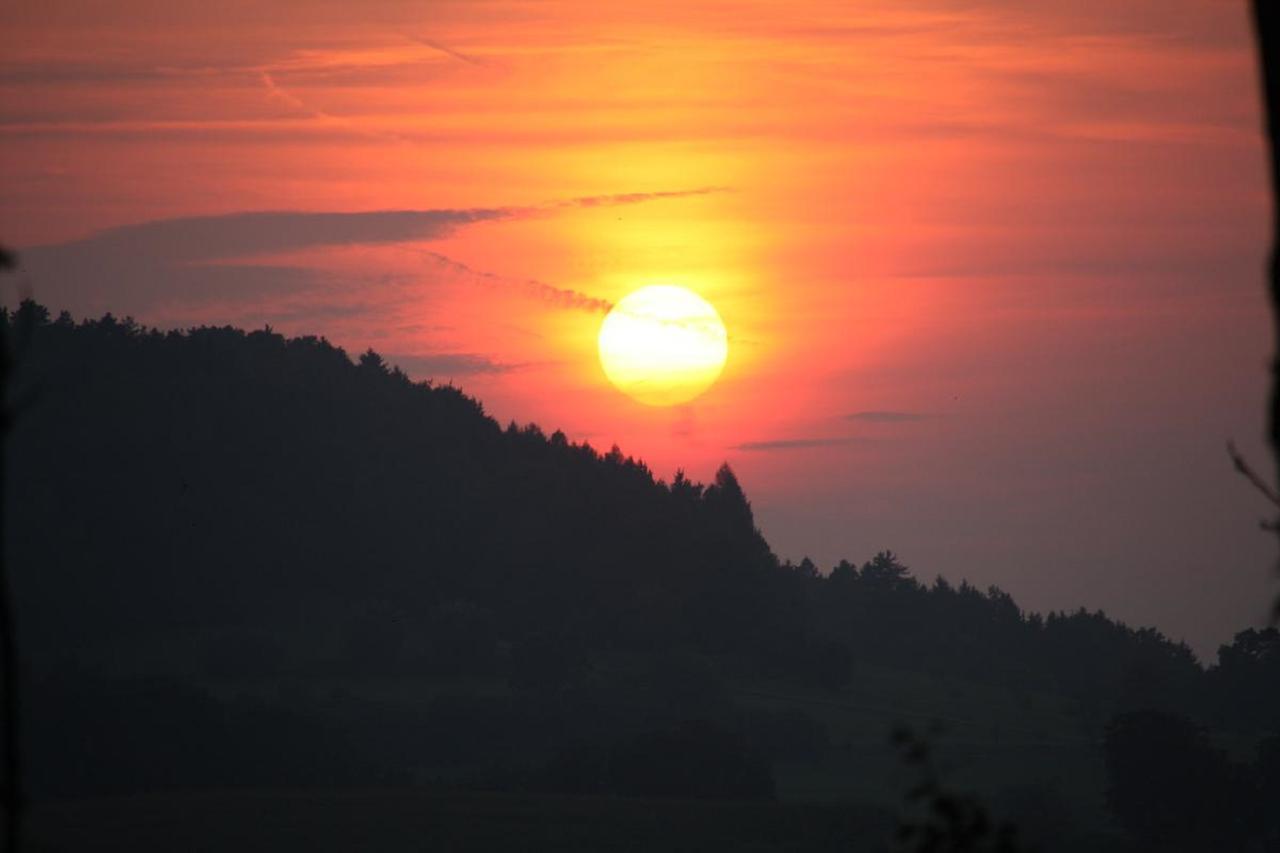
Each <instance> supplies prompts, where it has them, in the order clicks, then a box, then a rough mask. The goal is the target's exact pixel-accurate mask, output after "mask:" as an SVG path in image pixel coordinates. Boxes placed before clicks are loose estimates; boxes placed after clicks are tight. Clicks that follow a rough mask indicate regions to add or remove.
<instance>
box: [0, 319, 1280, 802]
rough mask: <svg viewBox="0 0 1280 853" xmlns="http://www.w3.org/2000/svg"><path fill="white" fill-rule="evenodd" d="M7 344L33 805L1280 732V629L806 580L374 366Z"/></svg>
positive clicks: (118, 335)
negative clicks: (1182, 722) (849, 722)
mask: <svg viewBox="0 0 1280 853" xmlns="http://www.w3.org/2000/svg"><path fill="white" fill-rule="evenodd" d="M0 323H4V324H5V325H6V326H7V327H8V330H9V333H10V336H11V337H12V338H13V339H15V340H17V341H18V342H19V345H20V348H21V355H20V365H19V370H18V383H17V387H16V388H15V389H14V393H15V396H16V397H17V398H21V399H24V400H26V399H29V401H30V402H29V403H28V404H26V405H25V406H24V408H23V410H22V413H21V415H20V417H19V420H18V421H17V423H16V426H15V429H14V432H13V434H12V437H11V442H10V445H9V448H8V456H7V462H8V471H9V473H8V481H7V482H6V484H5V485H6V488H7V489H8V490H9V495H8V497H9V500H8V502H7V506H8V507H9V508H10V516H9V520H8V521H9V528H8V530H9V531H10V539H9V541H8V542H7V543H6V544H7V547H8V549H9V556H10V559H11V564H12V566H13V572H14V575H15V579H14V582H15V586H16V595H17V606H18V616H19V628H20V633H21V639H22V652H23V655H24V659H25V660H26V661H27V663H28V669H29V678H30V680H31V682H32V685H33V692H32V694H31V695H32V698H31V703H32V704H31V706H30V708H31V710H30V715H31V717H32V722H31V724H30V726H29V730H30V732H31V735H30V737H31V738H32V742H33V749H34V751H35V754H36V755H37V756H43V757H44V758H45V759H46V760H45V761H44V762H43V764H42V766H41V767H38V769H37V771H36V775H37V777H38V779H37V793H38V794H41V793H43V794H46V795H55V794H77V793H84V792H92V791H113V790H144V789H148V788H156V787H171V786H172V785H174V784H181V785H203V786H210V785H212V786H221V787H226V786H235V785H241V784H245V785H248V784H299V783H303V782H305V783H306V784H310V785H317V784H320V785H340V784H351V783H356V782H358V783H360V784H365V783H370V782H379V783H388V782H390V783H395V784H418V783H420V782H422V781H423V780H429V781H431V782H432V784H445V783H447V784H450V785H461V786H464V787H482V788H489V789H502V790H506V789H527V790H557V791H565V792H569V793H591V792H593V791H597V792H604V791H608V792H614V793H619V792H622V793H625V792H627V791H630V790H645V791H649V792H650V793H653V792H654V791H657V790H659V789H660V788H661V784H662V783H661V782H657V783H655V782H654V781H653V780H654V779H655V778H656V779H659V780H661V779H666V778H671V777H674V776H681V775H683V776H685V777H687V778H686V783H687V787H686V788H685V789H681V790H682V791H684V793H683V794H681V793H680V792H675V793H676V794H678V795H681V796H684V795H688V796H715V795H716V792H717V791H721V792H722V793H724V794H725V795H732V796H735V797H753V796H762V797H770V796H773V795H774V794H775V782H774V780H773V777H771V776H770V771H769V768H771V767H772V768H778V767H784V766H786V767H809V768H815V767H824V766H826V767H830V766H835V765H832V764H831V761H834V760H835V759H832V758H830V756H831V755H834V753H833V752H832V750H833V749H835V748H836V746H837V745H838V742H843V741H841V738H845V737H846V736H845V735H842V734H840V726H839V725H838V723H830V722H824V720H827V719H830V718H831V714H833V713H834V712H830V713H829V712H828V711H820V710H815V709H818V708H820V707H823V706H822V705H821V703H822V702H826V703H827V704H828V706H831V707H837V706H839V705H840V703H842V702H843V703H846V704H848V703H854V704H850V707H854V705H856V702H861V705H860V706H857V707H864V708H865V707H879V706H885V705H893V706H896V707H898V708H900V709H901V710H903V711H906V712H909V713H917V714H921V715H924V714H928V715H933V716H937V717H939V718H960V717H965V718H966V719H973V718H975V715H977V714H978V713H979V712H977V711H975V710H973V709H974V708H976V707H983V706H982V705H981V703H986V704H987V705H988V706H990V705H991V704H992V703H994V702H997V701H999V702H1002V703H1005V704H1008V703H1010V702H1012V703H1015V704H1017V705H1018V707H1019V708H1021V710H1015V711H1013V712H1010V713H1009V714H1007V715H1006V712H1005V711H991V712H981V714H982V715H983V716H985V717H987V718H988V719H989V720H991V721H998V720H1004V719H1008V720H1010V721H1013V722H1012V723H999V722H990V725H987V727H986V729H984V731H987V732H989V733H990V732H994V731H995V730H996V729H999V727H1000V726H1001V725H1006V726H1007V725H1015V726H1016V725H1017V722H1016V721H1017V720H1018V719H1019V718H1021V719H1022V720H1023V721H1024V722H1025V723H1026V725H1031V724H1032V722H1033V721H1032V720H1030V719H1028V715H1029V714H1030V716H1031V717H1032V718H1034V720H1035V725H1037V726H1039V727H1040V728H1041V729H1042V730H1043V731H1044V732H1045V736H1046V737H1050V738H1058V739H1059V740H1060V741H1061V742H1063V743H1076V742H1084V743H1089V744H1097V743H1098V742H1099V740H1100V738H1101V734H1102V729H1103V726H1104V724H1105V722H1106V721H1107V719H1108V718H1109V717H1110V716H1111V715H1112V714H1114V713H1116V712H1119V711H1125V710H1134V709H1138V708H1163V709H1169V710H1172V711H1176V712H1178V713H1185V714H1190V715H1193V716H1195V717H1197V718H1198V719H1202V720H1206V721H1208V722H1210V723H1212V724H1213V725H1215V726H1217V727H1219V728H1223V729H1230V730H1238V731H1242V732H1246V731H1248V732H1254V731H1258V730H1262V729H1267V728H1269V727H1270V725H1271V722H1272V721H1273V720H1280V698H1278V697H1277V693H1276V689H1275V688H1274V687H1272V686H1267V685H1274V684H1276V683H1280V679H1276V678H1274V677H1272V675H1268V674H1267V673H1274V672H1275V671H1276V668H1277V667H1278V666H1280V640H1278V639H1277V638H1276V637H1274V636H1273V635H1274V633H1275V632H1270V633H1266V632H1249V633H1247V634H1242V635H1241V638H1240V639H1239V640H1238V641H1237V643H1236V644H1234V645H1233V646H1232V647H1229V648H1227V649H1224V657H1223V658H1222V665H1221V666H1218V667H1215V668H1212V669H1209V670H1205V669H1204V668H1203V667H1202V666H1201V665H1200V664H1199V663H1198V662H1197V661H1196V660H1195V659H1194V657H1193V656H1192V654H1191V652H1190V651H1189V650H1188V649H1187V648H1186V647H1185V646H1184V645H1181V644H1177V643H1173V642H1170V641H1169V640H1168V639H1166V638H1165V637H1163V636H1162V635H1161V634H1160V633H1159V632H1157V631H1155V630H1152V629H1142V630H1135V629H1131V628H1128V627H1126V626H1124V625H1121V624H1119V623H1117V622H1115V621H1113V620H1111V619H1109V618H1107V617H1106V616H1105V615H1103V614H1101V613H1090V612H1087V611H1084V610H1080V611H1077V612H1074V613H1069V614H1065V613H1056V614H1049V615H1047V616H1044V617H1042V616H1039V615H1035V614H1026V613H1023V612H1022V611H1021V610H1020V609H1019V608H1018V606H1017V605H1016V603H1015V602H1014V601H1013V600H1012V599H1011V598H1010V597H1009V596H1008V595H1007V594H1005V593H1004V592H1002V591H1000V590H998V589H990V590H987V591H979V590H977V589H974V588H973V587H971V586H970V585H968V584H965V583H961V584H960V585H958V586H956V585H952V584H950V583H948V582H946V581H944V580H942V579H941V578H939V579H938V580H937V581H936V582H935V583H933V584H929V585H925V584H922V583H920V582H919V581H918V580H916V579H915V578H914V577H912V575H911V574H910V572H909V571H908V570H907V569H906V568H905V567H903V566H902V565H901V564H900V563H899V562H898V560H897V559H896V558H895V557H894V556H893V555H892V554H889V553H885V554H880V555H876V556H875V557H874V558H873V559H871V560H868V561H866V562H865V563H863V564H862V565H861V566H858V565H856V564H853V563H848V562H845V563H841V564H840V565H839V566H836V567H834V569H833V570H831V571H830V572H820V571H818V569H817V567H815V566H814V565H812V564H811V563H809V562H808V561H804V562H802V563H801V564H800V565H798V566H797V565H792V564H789V563H780V562H779V560H778V559H777V558H776V557H775V555H774V554H773V553H772V551H771V550H770V548H769V546H768V544H767V543H766V542H765V540H764V538H763V537H762V536H761V534H760V532H759V530H758V529H757V528H756V526H755V523H754V520H753V517H752V513H751V506H750V503H749V502H748V500H747V497H746V495H745V494H744V493H743V490H742V488H741V487H740V485H739V483H738V481H737V479H736V477H735V476H734V474H733V472H732V471H731V470H730V469H729V467H728V466H724V467H722V468H721V469H720V471H719V472H718V473H717V475H716V477H715V481H714V482H713V483H711V484H708V485H705V486H704V485H702V484H698V483H694V482H690V481H689V480H688V479H686V478H685V477H684V476H683V475H682V474H680V473H677V474H676V475H675V477H674V478H673V479H672V480H671V481H670V482H665V481H663V480H661V479H657V478H655V476H654V474H653V472H651V471H650V470H649V469H648V468H647V467H646V466H645V465H644V464H643V463H642V462H640V461H637V460H635V459H633V458H631V457H629V456H626V455H625V454H624V453H623V452H622V451H621V450H619V449H618V448H616V447H614V448H612V449H610V450H609V451H607V452H604V453H601V452H600V451H598V450H596V449H594V448H592V447H590V446H588V445H586V444H575V443H572V442H569V441H568V440H567V439H566V438H565V436H564V434H563V433H560V432H552V433H551V434H549V435H548V434H546V433H544V432H543V431H542V430H541V429H540V428H538V427H537V426H534V425H526V426H519V425H517V424H514V423H513V424H510V425H508V426H506V427H503V426H501V425H500V424H498V423H497V422H496V421H494V420H493V419H492V418H491V417H489V416H488V415H486V414H485V412H484V409H483V407H482V405H481V404H480V403H479V402H477V401H476V400H474V399H472V398H470V397H468V396H466V395H465V394H464V393H462V392H461V391H460V390H458V389H457V388H455V387H452V386H450V385H443V386H440V385H433V384H432V383H430V382H418V383H415V382H412V381H410V380H409V379H408V378H407V377H406V376H405V375H404V374H403V373H402V372H401V371H400V370H398V369H397V368H395V367H392V366H389V365H387V364H386V363H384V362H383V360H382V359H381V358H380V357H379V356H378V355H377V354H376V353H374V352H372V351H369V352H366V353H365V354H364V355H362V356H360V357H359V358H358V359H356V360H355V361H353V360H352V359H351V358H349V357H348V355H347V354H346V353H345V352H343V351H342V350H341V349H339V348H337V347H335V346H333V345H331V344H329V343H328V342H326V341H325V340H324V339H322V338H315V337H303V338H294V339H286V338H284V337H282V336H280V335H278V334H275V333H273V332H271V331H270V330H269V329H268V330H261V331H254V332H245V331H241V330H238V329H233V328H199V329H191V330H187V331H174V332H160V331H156V330H152V329H146V328H143V327H140V326H138V325H136V324H134V323H133V322H131V321H128V320H124V321H121V320H118V319H115V318H113V317H111V316H110V315H108V316H106V317H103V318H101V319H98V320H90V321H82V322H76V321H74V320H72V318H70V317H68V316H66V315H63V316H60V317H58V318H56V319H53V318H51V317H50V316H49V315H48V312H47V311H45V309H43V308H42V307H40V306H38V305H35V304H34V303H24V304H23V306H22V307H21V308H20V309H19V310H18V311H17V312H15V313H13V314H10V313H8V312H6V313H4V314H3V315H0ZM873 682H874V683H879V684H883V685H886V686H885V687H883V688H881V689H882V691H883V695H880V696H867V695H865V694H864V693H859V692H858V691H859V690H860V689H862V688H864V687H865V686H866V685H868V684H871V683H873ZM908 684H912V685H914V684H922V685H938V686H937V687H936V688H935V687H927V688H923V692H921V691H920V690H918V689H917V688H916V687H911V688H909V690H910V691H915V693H909V692H908V688H907V687H902V691H903V692H902V694H901V696H908V695H918V698H917V699H915V700H910V701H914V702H915V705H914V706H912V705H910V704H903V702H902V701H899V700H900V699H901V696H897V695H896V694H893V691H895V690H898V689H899V688H898V687H897V686H895V685H908ZM944 684H951V685H953V686H952V687H947V688H945V690H944V689H943V687H942V685H944ZM956 684H964V685H970V686H971V689H970V688H966V690H971V692H972V693H973V695H974V696H976V697H980V698H978V699H975V700H974V701H975V702H978V703H979V704H978V705H971V704H966V701H961V700H958V699H957V698H956V697H957V696H958V695H959V694H958V693H957V690H958V689H959V688H957V687H955V686H954V685H956ZM749 695H755V696H757V697H759V696H775V697H776V696H778V695H781V696H805V697H809V699H807V700H805V701H807V702H809V704H808V705H805V704H803V703H801V704H798V705H795V706H794V707H781V706H780V705H779V704H778V701H776V700H775V699H767V700H766V699H759V698H757V699H749V698H744V697H747V696H749ZM895 696H896V698H895ZM823 697H826V698H823ZM858 697H861V698H858ZM992 697H999V698H998V700H997V698H992ZM1011 697H1012V698H1011ZM1017 697H1020V698H1017ZM855 700H856V701H855ZM788 701H789V700H788ZM904 701H906V700H904ZM814 702H817V703H818V705H814V704H813V703H814ZM784 704H785V703H784ZM1033 707H1043V708H1046V709H1050V708H1051V709H1052V710H1045V711H1043V712H1036V713H1031V712H1028V711H1027V710H1026V709H1028V708H1033ZM893 713H894V712H893V711H892V709H890V712H888V713H887V714H886V720H885V727H887V724H888V719H887V717H888V716H892V715H893ZM691 725H692V726H695V728H693V729H691V728H689V727H690V726H691ZM984 725H986V724H985V723H984ZM696 726H703V727H704V728H701V729H698V728H696ZM706 726H711V728H709V729H708V728H705V727H706ZM695 731H696V732H701V734H697V735H696V736H695V735H692V734H690V732H695ZM66 732H80V733H81V735H82V736H72V737H68V736H67V735H66ZM984 736H992V737H995V736H997V735H995V734H989V735H984ZM77 737H79V739H77ZM849 737H855V735H850V736H849ZM876 737H878V738H883V734H882V733H877V734H876ZM1073 738H1074V739H1076V740H1072V739H1073ZM1081 738H1082V739H1083V740H1080V739H1081ZM1064 739H1065V740H1064ZM108 744H110V745H109V746H108ZM175 744H176V746H175ZM263 744H269V746H263ZM317 744H323V747H322V748H321V747H317V746H316V745H317ZM691 744H700V745H702V746H699V747H697V748H704V747H705V748H706V749H712V747H710V746H706V745H707V744H718V745H716V746H715V747H714V750H713V751H712V752H707V753H706V754H704V755H702V758H701V759H699V762H697V766H698V767H713V766H714V767H715V768H718V769H717V770H715V771H714V773H711V771H708V773H711V775H709V776H707V777H706V778H705V779H703V778H701V777H699V778H697V779H694V778H693V777H692V776H690V775H689V774H691V773H695V771H694V770H690V769H689V768H688V767H686V766H685V765H684V764H681V760H682V759H681V758H680V756H681V755H688V754H690V750H691V749H694V747H692V746H690V745H691ZM1094 748H1095V747H1093V746H1091V747H1089V749H1090V750H1092V749H1094ZM166 750H168V752H166ZM175 750H176V752H175ZM695 751H696V750H695ZM655 754H660V755H659V758H655V759H653V760H654V761H656V762H657V763H656V764H648V763H646V762H648V761H649V758H646V757H645V756H651V755H655ZM1090 754H1092V752H1091V753H1090ZM164 755H169V756H170V758H169V759H167V760H166V759H163V758H160V757H159V756H164ZM174 755H177V756H179V757H180V759H178V760H175V759H173V757H172V756H174ZM661 755H666V758H662V757H661ZM690 760H691V759H690ZM663 761H665V762H666V763H665V764H664V763H662V762H663ZM628 762H630V763H628ZM686 763H687V762H686ZM663 768H665V769H663ZM681 768H684V769H681ZM696 772H701V771H696ZM817 772H818V771H817V770H813V771H812V773H817ZM822 772H827V771H822ZM840 772H845V771H843V770H842V771H840ZM717 773H718V774H719V775H718V776H717V775H715V774H717ZM797 773H799V774H800V775H797V776H796V777H795V778H796V779H801V778H802V777H803V778H804V779H811V778H813V777H812V773H811V772H810V771H809V770H805V771H803V773H800V771H797ZM655 774H656V775H655ZM805 774H809V775H805ZM788 778H790V777H788ZM646 780H647V781H646ZM717 780H719V781H717ZM744 780H745V781H744ZM784 782H785V780H784ZM789 784H791V783H789V782H787V783H786V785H789ZM796 784H797V785H799V784H800V783H799V782H797V783H796ZM806 784H809V783H806ZM655 785H656V786H657V787H656V788H655V787H654V786H655ZM786 785H783V787H784V789H785V788H786ZM645 786H648V787H645ZM717 786H719V787H717ZM782 793H783V795H786V790H783V791H782Z"/></svg>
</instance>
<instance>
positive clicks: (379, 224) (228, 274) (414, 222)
mask: <svg viewBox="0 0 1280 853" xmlns="http://www.w3.org/2000/svg"><path fill="white" fill-rule="evenodd" d="M718 191H720V190H719V189H718V188H714V187H701V188H694V189H687V190H666V191H657V192H642V193H618V194H614V195H599V196H584V197H579V198H571V199H564V200H559V201H551V202H546V203H543V204H537V205H525V206H505V207H477V208H444V209H420V210H419V209H408V210H370V211H296V210H266V211H243V212H237V213H227V214H219V215H212V216H186V217H176V218H172V219H159V220H152V221H149V222H140V223H136V224H132V225H123V226H118V227H115V228H108V229H105V230H102V231H99V232H97V233H94V234H90V235H89V236H87V237H83V238H81V239H77V240H69V241H66V242H62V243H55V244H46V245H38V246H30V247H26V248H24V249H23V250H22V252H21V255H20V258H21V262H22V265H23V267H24V268H25V270H26V271H27V272H28V273H29V274H30V276H31V281H32V283H33V285H34V286H36V287H37V288H38V289H39V291H40V294H41V298H42V299H44V300H45V301H46V302H47V303H48V304H50V305H52V306H55V307H59V308H62V307H66V308H69V309H71V310H73V311H76V312H78V313H96V312H99V311H103V310H113V311H134V312H137V313H139V314H142V313H144V312H145V311H147V310H148V308H149V307H151V306H152V305H154V304H156V303H157V302H163V303H165V304H168V305H171V306H172V305H173V304H174V303H183V302H190V301H195V302H201V301H206V300H208V299H218V298H225V297H227V296H228V295H229V294H230V293H233V292H234V293H240V294H242V295H243V296H244V297H250V296H251V295H254V294H256V295H258V296H263V297H266V296H271V295H275V294H280V293H284V292H288V293H290V294H295V295H300V294H301V293H302V292H305V291H306V290H307V288H308V286H309V284H317V285H318V284H319V283H320V282H321V281H322V280H324V281H328V280H329V279H330V278H331V276H327V275H326V274H325V273H324V271H320V270H308V269H307V268H305V267H288V268H283V267H278V266H272V265H264V264H255V263H245V261H251V260H252V259H255V258H264V257H270V256H273V255H281V254H286V253H289V252H296V251H300V250H309V249H323V248H341V247H351V246H391V245H397V244H409V243H420V242H424V241H431V240H437V239H441V238H443V237H447V236H449V235H450V234H452V233H453V232H454V231H455V230H457V229H458V228H462V227H465V226H468V225H475V224H479V223H483V222H497V221H503V220H513V219H521V218H533V217H539V216H547V215H554V214H555V213H556V212H558V211H562V210H565V209H569V208H594V207H613V206H622V205H631V204H641V203H644V202H649V201H656V200H662V199H676V198H687V197H693V196H700V195H705V194H707V193H711V192H718ZM422 255H423V257H425V258H427V259H429V260H430V262H431V263H432V264H434V265H436V266H438V267H443V268H445V269H447V270H448V271H449V272H450V273H451V274H453V275H455V276H460V277H463V278H465V279H467V280H470V281H473V282H477V283H483V284H486V285H489V286H493V287H502V288H507V289H510V290H513V291H516V292H519V293H522V294H524V295H526V296H529V297H532V298H535V299H538V300H541V301H543V302H547V303H549V304H552V305H555V306H558V307H560V308H565V309H569V310H578V311H589V312H593V313H594V312H605V311H608V310H609V309H610V308H612V307H613V305H612V303H611V302H609V301H608V300H605V299H599V298H596V297H593V296H590V295H588V294H585V293H581V292H579V291H576V290H572V289H569V288H563V287H557V286H556V285H553V284H548V283H547V282H544V281H539V280H537V279H532V278H529V279H516V278H508V277H504V276H499V275H495V274H493V273H487V272H483V271H480V270H476V269H473V268H471V267H468V266H466V265H465V264H461V263H458V262H457V261H453V260H451V259H449V258H447V257H445V256H443V255H440V254H438V253H435V252H423V253H422ZM330 283H331V282H330Z"/></svg>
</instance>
